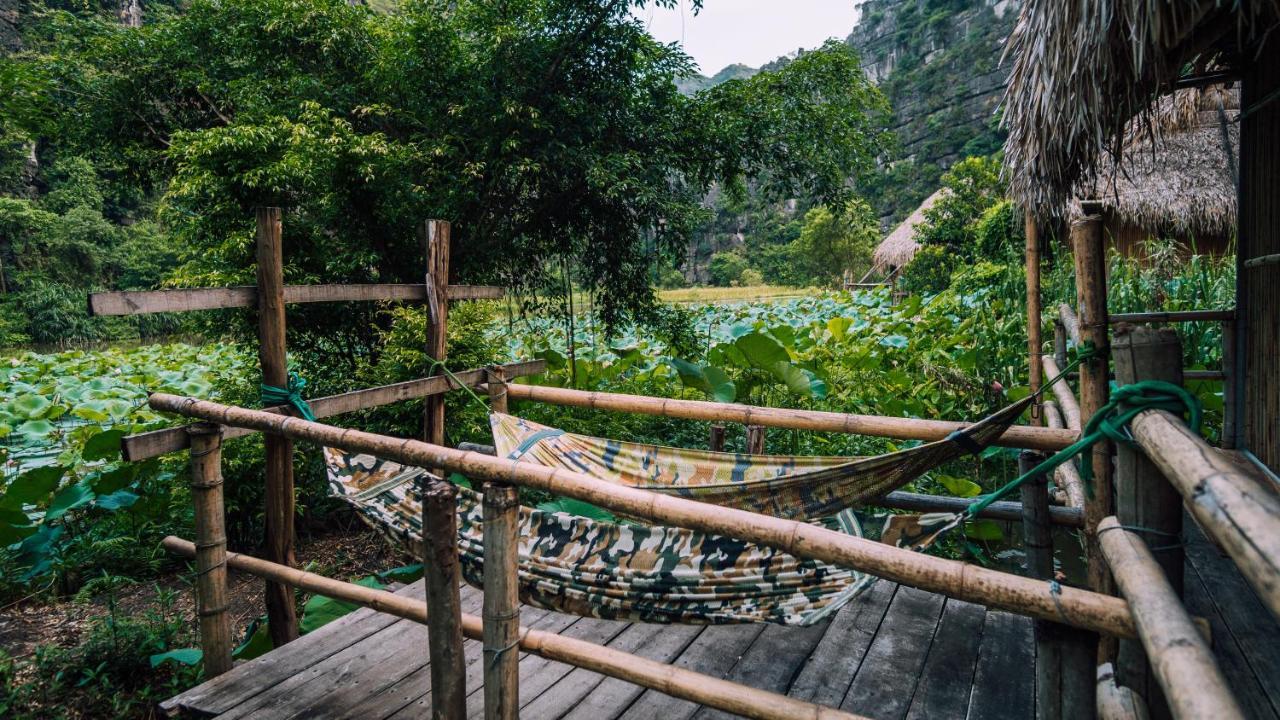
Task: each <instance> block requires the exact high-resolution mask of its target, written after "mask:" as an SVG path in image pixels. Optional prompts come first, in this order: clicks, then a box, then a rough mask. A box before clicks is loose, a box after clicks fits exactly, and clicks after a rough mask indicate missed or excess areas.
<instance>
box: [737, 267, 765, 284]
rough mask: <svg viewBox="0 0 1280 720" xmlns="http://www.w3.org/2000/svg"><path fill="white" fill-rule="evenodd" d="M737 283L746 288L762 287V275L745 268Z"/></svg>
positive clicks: (757, 271)
mask: <svg viewBox="0 0 1280 720" xmlns="http://www.w3.org/2000/svg"><path fill="white" fill-rule="evenodd" d="M738 282H739V283H740V284H742V285H746V286H754V285H763V284H764V275H761V274H760V271H759V270H755V269H753V268H747V269H746V270H743V271H742V276H741V277H740V278H739V279H738Z"/></svg>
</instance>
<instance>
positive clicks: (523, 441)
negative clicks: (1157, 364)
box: [490, 398, 1033, 520]
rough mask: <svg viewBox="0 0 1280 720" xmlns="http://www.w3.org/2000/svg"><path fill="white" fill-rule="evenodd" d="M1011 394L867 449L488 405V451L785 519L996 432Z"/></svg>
mask: <svg viewBox="0 0 1280 720" xmlns="http://www.w3.org/2000/svg"><path fill="white" fill-rule="evenodd" d="M1032 400H1033V399H1032V398H1026V399H1024V400H1021V401H1019V402H1016V403H1014V404H1012V405H1010V406H1008V407H1006V408H1004V409H1002V410H1000V411H998V412H996V413H995V414H993V415H990V416H988V417H987V418H985V419H983V420H981V421H979V422H977V423H975V424H973V425H970V426H968V427H966V428H964V429H963V430H959V431H957V432H954V433H952V434H951V435H949V436H948V437H947V438H945V439H943V440H937V441H935V442H931V443H926V444H923V445H918V446H916V447H913V448H909V449H907V450H900V451H898V452H894V453H888V454H885V455H876V456H874V457H863V458H848V457H810V456H789V455H744V454H740V453H724V452H710V451H707V450H690V449H686V448H674V447H664V446H661V445H645V444H640V443H630V442H622V441H620V440H606V439H602V438H595V437H590V436H587V435H575V434H572V433H567V432H564V431H562V430H557V429H554V428H549V427H546V426H545V425H539V424H537V423H534V422H530V421H529V420H524V419H522V418H518V417H513V416H511V415H503V414H500V413H493V414H492V415H490V425H491V426H492V428H493V438H494V444H495V447H496V449H497V454H498V457H505V458H508V459H511V460H519V461H521V462H532V463H536V464H538V465H545V466H548V467H559V468H564V469H566V470H572V471H574V472H580V473H585V474H587V475H590V476H592V477H595V478H599V479H601V480H606V481H608V482H612V483H616V484H619V485H627V486H630V487H635V488H642V489H644V490H650V491H653V492H660V493H666V494H670V495H679V496H680V497H685V498H689V499H690V500H698V501H700V502H705V503H711V504H713V505H724V506H727V507H733V508H738V509H741V510H749V511H751V512H757V513H761V514H763V515H772V516H774V517H779V518H788V519H794V520H814V519H817V518H823V517H829V516H831V515H835V514H836V513H838V512H840V511H842V510H845V509H847V508H851V507H854V506H857V505H861V504H864V503H866V502H868V501H871V500H874V499H876V498H878V497H881V496H883V495H884V494H886V493H888V492H890V491H892V490H896V489H898V488H900V487H902V486H903V485H906V484H907V483H909V482H911V481H912V480H915V479H916V478H918V477H920V476H921V475H923V474H924V473H926V472H928V471H929V470H932V469H933V468H936V467H938V466H939V465H942V464H944V463H947V462H950V461H952V460H955V459H958V458H960V457H962V456H964V455H965V454H968V453H978V452H981V451H982V450H984V449H986V447H987V446H988V445H990V444H991V443H992V442H994V441H995V440H996V438H998V437H1000V436H1001V435H1003V434H1004V431H1005V430H1007V429H1008V428H1009V426H1010V425H1012V424H1013V422H1014V421H1015V420H1017V418H1018V416H1020V415H1021V414H1022V412H1023V411H1024V410H1026V408H1027V407H1028V406H1029V405H1030V404H1031V402H1032Z"/></svg>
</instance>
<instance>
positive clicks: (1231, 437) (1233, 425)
mask: <svg viewBox="0 0 1280 720" xmlns="http://www.w3.org/2000/svg"><path fill="white" fill-rule="evenodd" d="M1222 372H1223V374H1225V375H1226V377H1225V378H1223V380H1222V447H1223V448H1224V449H1226V450H1234V449H1236V447H1238V446H1239V444H1240V437H1239V430H1238V428H1239V425H1238V424H1237V422H1236V412H1237V409H1236V404H1237V403H1238V402H1239V400H1238V398H1237V394H1238V392H1239V388H1240V383H1239V381H1238V374H1237V373H1236V323H1235V321H1234V320H1224V321H1223V322H1222Z"/></svg>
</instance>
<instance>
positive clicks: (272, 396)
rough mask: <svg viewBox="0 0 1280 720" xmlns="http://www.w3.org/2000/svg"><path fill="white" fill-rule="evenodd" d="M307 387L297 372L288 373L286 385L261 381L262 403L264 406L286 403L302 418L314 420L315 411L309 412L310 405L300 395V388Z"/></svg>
mask: <svg viewBox="0 0 1280 720" xmlns="http://www.w3.org/2000/svg"><path fill="white" fill-rule="evenodd" d="M306 387H307V381H306V380H303V379H302V378H301V377H299V376H298V373H296V372H291V373H289V382H288V386H287V387H282V388H281V387H276V386H275V385H268V384H266V383H262V385H261V390H262V404H263V406H264V407H272V406H273V405H288V406H290V407H292V408H293V409H294V410H297V411H298V416H299V417H301V418H302V419H304V420H310V421H312V422H314V421H315V419H316V416H315V413H313V412H311V406H310V405H308V404H307V401H306V400H305V399H303V397H302V390H303V389H304V388H306Z"/></svg>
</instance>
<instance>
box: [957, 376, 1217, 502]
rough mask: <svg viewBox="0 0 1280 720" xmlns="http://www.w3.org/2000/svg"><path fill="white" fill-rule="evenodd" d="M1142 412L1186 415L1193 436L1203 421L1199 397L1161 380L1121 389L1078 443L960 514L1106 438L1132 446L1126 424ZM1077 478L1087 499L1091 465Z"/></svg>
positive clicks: (1091, 420)
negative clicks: (1165, 412) (1158, 411)
mask: <svg viewBox="0 0 1280 720" xmlns="http://www.w3.org/2000/svg"><path fill="white" fill-rule="evenodd" d="M1145 410H1167V411H1169V412H1171V413H1174V414H1175V415H1178V416H1182V415H1184V414H1185V415H1187V416H1188V422H1187V424H1188V425H1190V426H1191V429H1192V430H1193V431H1194V432H1196V433H1199V432H1200V422H1201V420H1202V419H1203V414H1204V411H1203V409H1202V408H1201V406H1200V400H1199V398H1197V397H1196V396H1194V395H1192V394H1191V393H1189V392H1187V391H1186V390H1185V389H1184V388H1182V387H1179V386H1178V385H1174V384H1172V383H1167V382H1164V381H1162V380H1143V381H1142V382H1136V383H1133V384H1132V385H1125V386H1122V387H1120V388H1117V389H1116V390H1115V392H1113V393H1112V395H1111V400H1110V401H1108V402H1107V404H1106V405H1103V406H1102V407H1101V408H1100V409H1099V410H1098V412H1096V413H1094V415H1093V417H1091V418H1089V422H1088V424H1087V425H1085V426H1084V430H1083V432H1081V434H1080V439H1079V440H1077V441H1075V442H1074V443H1072V444H1071V445H1070V446H1068V447H1066V448H1064V449H1062V450H1059V451H1058V452H1057V453H1055V454H1054V455H1053V456H1051V457H1050V458H1048V459H1047V460H1045V461H1044V462H1042V463H1040V464H1039V465H1036V466H1035V467H1034V468H1031V470H1029V471H1027V472H1025V473H1023V474H1022V475H1019V476H1018V477H1017V478H1015V479H1014V480H1012V481H1010V482H1009V483H1007V484H1006V485H1004V486H1003V487H1001V488H1000V489H998V490H996V491H994V492H992V493H988V494H987V495H983V496H982V497H981V498H979V499H978V500H976V501H974V502H973V503H972V504H971V505H969V507H968V508H966V509H965V511H964V513H962V515H963V517H965V518H969V517H974V516H975V515H977V514H978V513H980V512H982V511H983V510H985V509H986V508H987V507H988V506H990V505H991V504H992V503H994V502H996V501H997V500H999V499H1000V498H1002V497H1005V496H1006V495H1008V494H1009V493H1011V492H1013V491H1014V490H1016V489H1018V487H1019V486H1021V485H1022V483H1024V482H1026V481H1027V480H1030V479H1031V478H1033V477H1037V476H1040V475H1044V474H1047V473H1050V472H1052V471H1053V469H1054V468H1056V467H1058V466H1059V465H1061V464H1063V463H1064V462H1067V461H1068V460H1070V459H1071V458H1073V457H1075V456H1076V455H1079V454H1080V453H1082V452H1084V451H1085V450H1087V449H1089V448H1090V447H1092V446H1093V445H1095V444H1096V443H1098V442H1101V441H1103V440H1107V439H1109V440H1113V441H1115V442H1117V443H1121V444H1124V445H1129V446H1132V445H1133V444H1134V442H1133V437H1132V436H1131V435H1130V434H1129V430H1128V426H1129V421H1131V420H1133V418H1135V417H1137V415H1138V413H1141V412H1143V411H1145ZM1080 478H1081V480H1083V481H1084V484H1085V491H1086V492H1087V493H1088V494H1089V497H1093V464H1092V463H1080Z"/></svg>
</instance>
